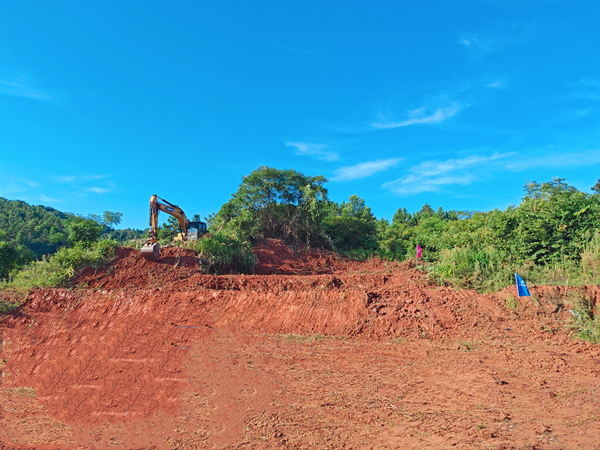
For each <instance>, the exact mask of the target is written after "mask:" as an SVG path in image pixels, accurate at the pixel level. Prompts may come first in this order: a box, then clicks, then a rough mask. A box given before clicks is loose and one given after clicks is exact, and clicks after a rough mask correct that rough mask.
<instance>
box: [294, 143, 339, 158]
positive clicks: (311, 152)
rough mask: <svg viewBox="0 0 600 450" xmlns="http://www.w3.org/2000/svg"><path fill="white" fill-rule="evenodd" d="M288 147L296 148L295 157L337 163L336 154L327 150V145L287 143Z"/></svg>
mask: <svg viewBox="0 0 600 450" xmlns="http://www.w3.org/2000/svg"><path fill="white" fill-rule="evenodd" d="M285 145H287V146H288V147H296V155H300V156H309V157H311V158H314V159H320V160H322V161H337V160H338V159H339V156H338V154H337V153H336V152H334V151H331V150H327V149H328V148H329V146H328V145H327V144H311V143H308V142H287V143H286V144H285Z"/></svg>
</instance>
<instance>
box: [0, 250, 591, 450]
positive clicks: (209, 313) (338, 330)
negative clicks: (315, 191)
mask: <svg viewBox="0 0 600 450" xmlns="http://www.w3.org/2000/svg"><path fill="white" fill-rule="evenodd" d="M118 253H119V258H118V260H117V261H116V262H115V263H114V264H112V266H111V267H110V268H107V269H105V270H100V271H97V272H95V271H93V270H91V269H88V270H86V271H84V272H83V273H82V274H81V276H80V278H79V280H78V283H79V284H78V287H76V288H74V289H68V290H67V289H44V290H36V291H33V292H31V293H30V295H29V297H28V300H27V303H26V306H25V307H24V308H23V309H22V312H21V313H20V314H17V315H14V316H6V317H4V319H3V320H2V322H1V323H0V332H1V333H2V354H1V356H0V360H1V361H4V362H2V363H1V365H2V367H0V369H1V371H2V381H1V384H0V448H46V447H45V446H49V447H47V448H114V447H118V448H136V449H138V448H139V449H141V448H224V447H227V448H237V447H243V448H315V447H317V448H448V447H451V446H457V447H459V448H471V447H473V448H485V447H487V448H525V447H527V448H540V449H541V448H574V449H575V448H600V399H599V396H598V393H599V391H600V378H599V374H600V364H599V357H600V350H599V348H598V346H593V345H590V344H586V343H581V342H575V341H573V340H572V339H571V338H570V336H569V332H568V330H567V328H566V326H565V325H566V324H567V323H569V320H570V316H571V315H570V314H569V313H568V312H567V309H568V305H563V304H562V303H561V302H562V301H563V299H565V298H568V295H565V292H564V291H565V288H564V287H533V288H532V289H531V290H532V291H533V293H534V295H535V296H537V298H538V299H539V300H540V306H538V305H537V304H534V303H533V302H532V301H525V302H523V304H522V305H521V306H519V307H518V308H516V309H515V310H511V309H509V308H507V307H506V306H505V299H506V298H507V296H508V295H509V294H510V293H512V295H514V294H515V292H512V291H513V290H511V289H506V290H504V291H502V292H499V293H497V294H491V295H480V294H477V293H476V292H474V291H464V290H462V291H461V290H453V289H450V288H444V287H442V288H440V287H435V286H432V285H430V284H429V283H428V282H427V280H426V278H425V276H424V274H422V273H421V272H419V271H417V270H415V269H414V268H411V267H410V266H409V265H408V264H407V263H403V264H398V263H386V262H383V261H378V260H371V261H368V262H365V263H357V262H351V261H345V260H342V259H340V258H338V257H336V256H335V255H334V254H331V253H320V252H316V251H304V252H296V253H295V252H294V251H293V250H291V249H289V248H287V247H286V246H284V245H283V244H282V243H281V242H279V241H273V240H271V241H266V242H265V243H263V244H262V245H261V246H259V247H258V248H257V257H258V264H257V270H256V272H257V275H252V276H244V275H228V276H218V277H217V276H210V275H202V274H200V273H199V272H198V269H197V263H196V258H195V255H194V254H193V253H192V252H190V251H187V250H183V249H176V248H168V249H163V250H162V255H163V256H162V258H161V260H160V261H158V262H149V261H145V260H144V259H143V258H142V257H141V256H140V254H139V252H138V251H136V250H133V249H125V248H121V249H119V250H118ZM267 275H268V276H267ZM570 289H571V292H574V291H573V288H570ZM579 289H580V291H581V292H582V293H585V294H586V295H588V296H589V297H591V298H592V299H593V301H595V302H598V294H599V293H600V290H599V288H598V287H597V286H589V287H584V288H579ZM1 361H0V362H1ZM9 446H12V447H9Z"/></svg>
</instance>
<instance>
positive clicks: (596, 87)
mask: <svg viewBox="0 0 600 450" xmlns="http://www.w3.org/2000/svg"><path fill="white" fill-rule="evenodd" d="M570 87H572V88H574V89H575V91H574V92H573V93H572V94H571V97H572V98H581V99H584V100H600V78H582V79H581V80H579V81H577V82H576V83H573V84H571V85H570Z"/></svg>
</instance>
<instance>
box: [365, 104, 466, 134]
mask: <svg viewBox="0 0 600 450" xmlns="http://www.w3.org/2000/svg"><path fill="white" fill-rule="evenodd" d="M464 107H465V106H463V105H459V104H458V103H452V104H450V105H448V106H443V107H438V108H436V109H434V110H433V111H432V110H430V109H429V108H427V107H425V106H423V107H421V108H418V109H413V110H412V111H409V112H408V118H407V119H405V120H401V121H399V122H394V121H383V122H377V123H373V124H371V126H372V127H373V128H375V129H384V128H398V127H406V126H409V125H415V124H433V123H440V122H442V121H444V120H446V119H448V118H450V117H452V116H455V115H456V114H457V113H458V112H459V111H460V110H461V109H463V108H464Z"/></svg>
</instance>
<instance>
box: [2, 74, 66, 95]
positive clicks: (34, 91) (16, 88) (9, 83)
mask: <svg viewBox="0 0 600 450" xmlns="http://www.w3.org/2000/svg"><path fill="white" fill-rule="evenodd" d="M0 94H3V95H11V96H15V97H25V98H30V99H33V100H44V101H52V100H57V99H58V96H57V95H56V93H53V92H50V91H44V90H42V89H41V88H39V87H37V86H36V83H35V82H32V81H31V80H29V79H28V78H27V77H26V76H25V75H23V74H20V75H17V76H15V77H14V78H12V79H6V78H5V79H2V80H0Z"/></svg>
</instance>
